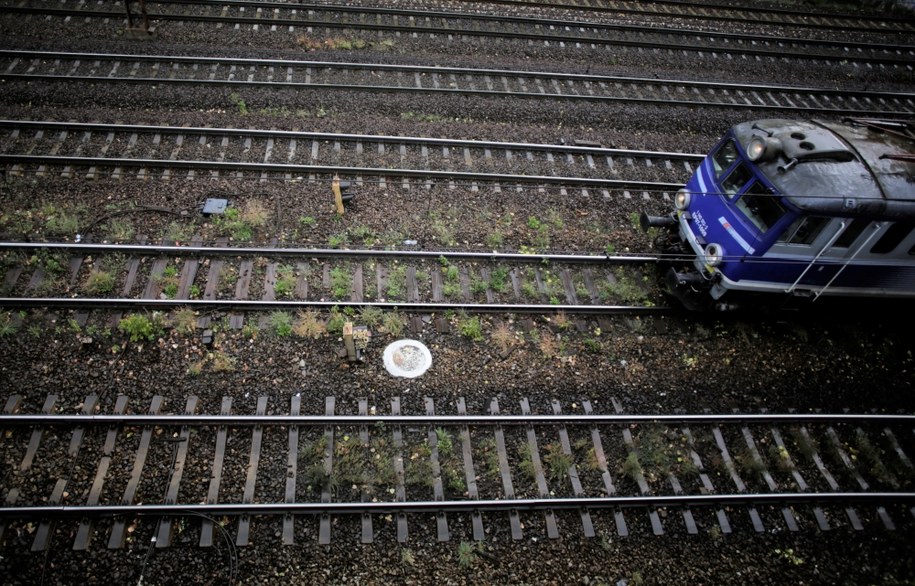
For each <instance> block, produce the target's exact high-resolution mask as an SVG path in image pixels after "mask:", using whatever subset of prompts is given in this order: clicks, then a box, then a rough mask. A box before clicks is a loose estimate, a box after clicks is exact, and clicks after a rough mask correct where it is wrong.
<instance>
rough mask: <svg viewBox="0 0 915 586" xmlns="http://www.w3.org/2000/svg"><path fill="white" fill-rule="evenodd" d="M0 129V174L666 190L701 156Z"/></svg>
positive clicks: (170, 131) (306, 136) (7, 123)
mask: <svg viewBox="0 0 915 586" xmlns="http://www.w3.org/2000/svg"><path fill="white" fill-rule="evenodd" d="M0 131H2V133H3V135H2V137H0V165H4V166H5V167H6V172H7V173H8V174H10V175H33V174H37V175H47V174H51V173H57V174H60V175H61V176H64V177H73V176H84V177H86V178H90V179H93V178H98V177H101V176H104V175H107V176H110V177H114V178H123V177H125V176H127V175H128V174H132V175H133V176H135V177H139V178H149V177H152V176H154V175H155V174H158V176H159V177H161V178H163V179H169V178H174V177H176V176H177V175H178V172H179V171H180V172H181V173H182V174H183V175H184V176H185V177H187V178H194V177H200V176H201V175H204V176H206V177H219V176H220V174H222V175H223V176H228V177H238V178H253V179H262V180H265V181H266V180H268V179H280V180H306V179H307V180H310V181H313V180H315V179H316V178H317V177H319V176H321V177H329V176H333V175H340V176H341V177H343V178H344V179H351V180H353V181H355V182H356V183H357V184H360V183H362V182H363V181H365V180H366V179H364V178H366V177H372V178H373V179H374V181H377V182H378V183H380V184H382V186H386V185H387V182H388V181H397V180H400V181H401V182H402V183H403V184H404V185H408V184H409V181H410V180H411V179H414V180H419V182H420V183H422V182H425V183H426V184H427V185H432V183H433V182H443V183H447V184H452V185H453V184H456V183H462V184H464V185H471V186H472V187H475V186H477V185H478V184H481V183H482V184H494V183H495V184H508V185H510V184H517V185H520V184H526V185H531V184H533V185H541V186H549V185H552V186H565V187H581V188H584V189H587V188H589V187H590V188H595V189H603V190H604V191H605V192H606V190H607V189H625V190H629V189H632V190H642V191H645V192H648V191H656V192H661V193H663V194H664V195H665V196H667V197H670V194H671V193H673V192H675V191H676V190H677V189H679V188H680V187H681V186H682V184H683V182H684V181H685V180H686V179H687V178H688V177H689V175H690V174H691V173H692V170H693V165H695V164H696V163H698V162H699V161H701V160H702V159H703V156H702V155H698V154H689V153H673V152H652V151H635V150H625V149H607V148H601V147H592V146H574V145H546V144H530V143H508V142H487V141H470V140H451V139H433V138H418V137H406V136H377V135H355V134H333V133H315V132H293V131H279V130H253V129H232V128H204V127H197V128H189V127H170V126H139V125H122V124H82V123H69V122H32V121H25V120H0ZM41 153H44V154H41ZM394 163H399V166H398V167H393V166H391V165H392V164H394ZM373 164H374V166H372V165H373ZM638 169H643V170H644V169H651V171H652V175H653V176H659V175H660V176H662V177H663V176H665V175H666V177H668V178H669V179H670V182H658V181H641V180H635V179H623V178H620V176H621V175H622V174H624V173H629V172H630V171H637V170H638ZM567 172H574V173H576V175H567V174H564V173H567ZM551 173H552V174H551ZM633 174H635V173H633ZM605 195H609V194H608V193H605Z"/></svg>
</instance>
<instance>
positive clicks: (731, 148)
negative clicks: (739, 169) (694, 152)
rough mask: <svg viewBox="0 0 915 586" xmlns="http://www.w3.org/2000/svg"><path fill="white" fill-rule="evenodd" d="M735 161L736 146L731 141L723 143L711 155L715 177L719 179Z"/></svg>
mask: <svg viewBox="0 0 915 586" xmlns="http://www.w3.org/2000/svg"><path fill="white" fill-rule="evenodd" d="M736 160H737V146H736V145H735V144H734V141H733V140H729V141H727V142H725V143H724V144H723V145H721V147H720V148H719V149H718V150H717V151H715V154H713V155H712V163H713V164H714V165H715V175H716V176H717V177H718V178H719V179H721V174H722V173H723V172H724V171H726V170H727V169H728V167H730V166H731V163H733V162H734V161H736Z"/></svg>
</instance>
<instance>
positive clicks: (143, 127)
mask: <svg viewBox="0 0 915 586" xmlns="http://www.w3.org/2000/svg"><path fill="white" fill-rule="evenodd" d="M0 77H2V75H0ZM913 97H915V95H913ZM0 128H26V129H36V130H48V129H54V130H73V131H82V132H87V131H88V132H123V133H128V134H133V133H137V134H181V135H185V136H187V135H196V136H219V137H223V136H230V135H237V136H239V137H243V138H247V137H252V138H274V139H276V138H282V139H287V140H288V139H296V140H321V141H340V142H359V141H362V142H381V143H385V144H407V145H426V146H447V147H465V148H472V149H486V148H490V149H508V150H532V151H543V152H555V153H572V154H590V155H601V156H603V155H609V156H622V157H646V158H653V159H657V158H669V159H674V160H682V161H701V160H703V159H704V158H705V155H704V154H698V153H678V152H672V151H638V150H632V149H614V148H605V147H593V146H575V145H560V144H543V143H527V142H500V141H487V140H466V139H451V138H426V137H419V136H390V135H382V134H348V133H336V132H307V131H296V130H264V129H253V128H251V129H248V128H213V127H209V126H157V125H151V124H101V123H95V122H65V121H56V120H54V121H45V120H9V119H6V120H0Z"/></svg>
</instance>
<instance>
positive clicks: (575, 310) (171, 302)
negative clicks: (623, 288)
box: [0, 297, 674, 315]
mask: <svg viewBox="0 0 915 586" xmlns="http://www.w3.org/2000/svg"><path fill="white" fill-rule="evenodd" d="M0 307H18V308H34V307H60V308H72V309H131V310H134V311H136V310H140V309H145V310H149V309H162V310H165V309H178V308H183V307H189V308H193V309H198V310H203V309H222V310H229V309H234V310H238V311H252V310H268V309H269V310H284V309H285V310H288V309H300V308H305V307H308V308H313V309H326V310H331V309H333V308H335V307H336V308H339V307H377V308H378V309H387V310H392V311H394V310H397V311H403V312H413V313H439V312H442V313H444V312H446V311H466V312H468V313H488V312H497V313H498V312H507V313H538V314H554V313H557V312H564V313H567V314H574V315H609V314H616V315H633V314H638V315H657V314H666V313H670V312H672V311H674V309H673V308H670V307H665V306H651V307H648V306H629V305H570V304H565V305H563V304H557V305H552V304H524V303H517V304H513V303H453V302H449V303H445V302H441V303H437V302H432V303H413V302H393V301H345V300H338V301H305V300H299V301H265V300H252V299H245V300H238V299H235V300H233V299H211V300H207V299H107V298H98V297H0Z"/></svg>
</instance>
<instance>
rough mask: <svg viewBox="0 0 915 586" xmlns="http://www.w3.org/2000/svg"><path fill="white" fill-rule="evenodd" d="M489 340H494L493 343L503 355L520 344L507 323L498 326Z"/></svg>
mask: <svg viewBox="0 0 915 586" xmlns="http://www.w3.org/2000/svg"><path fill="white" fill-rule="evenodd" d="M489 339H490V340H492V343H493V344H495V345H496V347H497V348H498V349H499V351H500V352H502V353H503V354H505V353H506V352H508V351H509V350H510V349H511V347H512V346H514V345H515V344H516V343H517V342H518V337H517V336H516V335H515V332H514V331H512V329H511V328H510V327H509V326H508V324H506V323H500V324H499V325H497V326H496V327H495V328H494V329H493V331H492V334H490V336H489Z"/></svg>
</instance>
